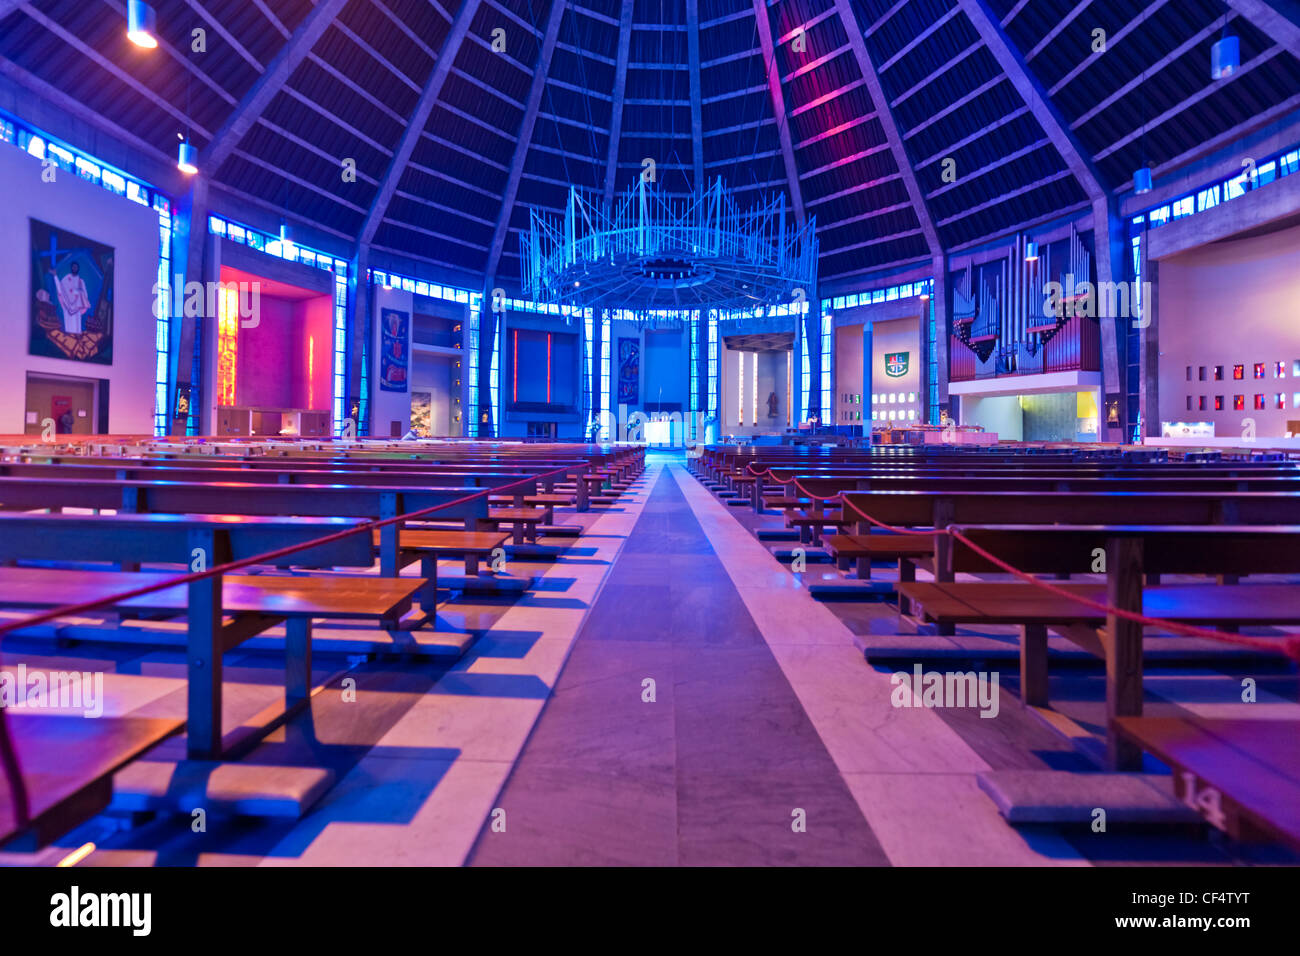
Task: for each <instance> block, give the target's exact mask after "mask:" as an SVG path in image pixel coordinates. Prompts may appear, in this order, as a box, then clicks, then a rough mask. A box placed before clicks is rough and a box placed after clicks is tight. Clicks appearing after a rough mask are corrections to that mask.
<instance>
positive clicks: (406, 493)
mask: <svg viewBox="0 0 1300 956" xmlns="http://www.w3.org/2000/svg"><path fill="white" fill-rule="evenodd" d="M472 494H473V489H467V488H426V487H419V486H412V487H401V486H396V487H395V486H389V485H380V486H375V487H368V486H358V485H281V484H275V485H252V484H245V483H241V482H169V481H147V480H139V481H96V480H79V479H71V478H48V479H42V480H40V481H35V480H33V481H28V480H26V479H22V478H0V506H3V507H4V508H9V509H18V508H21V509H36V508H92V509H100V510H103V509H116V510H118V511H119V512H124V513H133V514H145V513H148V514H195V515H250V516H279V515H304V516H321V517H333V516H343V517H349V518H353V517H355V518H369V519H372V520H376V519H383V518H392V517H396V516H397V515H400V514H407V513H410V512H414V511H420V510H423V509H425V508H429V507H433V506H435V505H450V507H445V508H444V509H443V510H441V511H439V512H437V515H438V517H439V519H440V520H456V521H460V520H463V521H464V522H465V526H466V530H467V531H478V530H479V527H478V522H479V520H480V519H486V518H487V517H488V506H487V496H486V495H480V496H478V497H477V498H471V499H470V500H463V499H466V498H468V497H469V496H470V495H472ZM379 547H380V574H382V575H383V576H385V577H397V575H398V573H399V571H400V563H399V549H398V526H397V524H396V523H394V524H390V525H386V526H385V527H384V528H382V529H381V534H380V546H379Z"/></svg>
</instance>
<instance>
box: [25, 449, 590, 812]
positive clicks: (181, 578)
mask: <svg viewBox="0 0 1300 956" xmlns="http://www.w3.org/2000/svg"><path fill="white" fill-rule="evenodd" d="M568 470H569V469H568V468H555V469H552V470H551V471H545V472H539V473H538V474H535V475H528V476H527V477H524V478H521V479H520V480H519V481H512V482H510V483H509V484H507V485H501V486H500V487H498V488H482V489H480V490H478V491H476V492H474V493H473V494H470V495H465V496H464V497H462V498H455V499H453V500H451V501H444V502H443V503H442V504H437V505H430V506H429V507H427V508H421V509H420V510H418V511H411V512H408V513H406V514H400V515H396V516H394V517H392V518H383V519H376V520H375V521H368V522H366V523H365V524H363V525H360V526H359V527H356V528H350V529H349V530H347V531H337V532H335V533H334V534H328V535H325V536H324V537H320V538H313V539H312V540H311V541H305V542H303V543H302V544H294V545H288V546H287V547H283V548H277V549H276V550H274V551H267V552H265V553H263V554H255V555H253V556H252V557H248V558H241V559H240V560H238V561H230V562H228V563H226V564H220V565H217V566H216V567H212V568H208V569H207V570H206V571H195V572H194V573H192V574H181V575H177V576H176V577H173V578H167V579H165V580H163V581H158V582H155V583H154V584H146V585H143V586H141V587H138V588H132V589H131V590H129V591H123V592H121V593H120V594H114V595H111V596H110V597H105V598H99V599H97V600H94V601H82V602H80V603H78V604H65V605H63V606H62V607H56V608H53V609H51V610H49V611H41V612H40V613H38V614H33V615H30V616H29V617H25V618H23V619H22V620H19V621H11V622H9V623H7V624H0V639H3V638H4V637H5V635H7V634H11V633H12V632H14V631H16V630H18V629H20V628H24V627H32V626H34V625H36V624H44V623H46V622H47V621H52V620H54V619H56V618H60V617H67V616H69V615H72V614H82V613H85V612H86V611H93V610H97V609H98V608H101V607H107V606H108V605H110V604H117V603H120V602H122V601H127V600H130V599H131V598H135V597H141V596H143V595H145V594H152V593H153V592H155V591H162V590H165V589H167V588H170V587H175V586H176V585H178V584H191V583H193V582H194V581H202V580H204V579H206V578H211V577H215V576H216V575H219V574H228V573H230V572H231V571H237V570H239V569H240V568H246V567H248V566H250V565H253V564H267V563H269V562H271V561H274V560H276V559H277V558H283V557H287V556H288V555H290V554H295V553H297V552H299V551H306V550H307V549H309V548H317V547H320V546H321V545H322V544H328V543H330V542H332V541H339V540H342V539H343V538H347V537H350V536H352V535H354V534H363V533H368V532H371V531H374V530H375V529H376V528H383V527H386V526H387V525H390V524H395V523H396V522H399V521H410V520H412V519H414V518H422V517H424V516H425V515H430V514H433V513H434V512H436V511H441V510H443V509H444V508H451V507H453V506H455V505H460V504H464V503H465V502H467V501H473V500H474V499H475V498H481V497H482V496H484V495H489V494H499V493H500V492H503V491H508V490H509V489H511V488H515V487H517V486H519V485H524V484H528V483H530V482H536V481H538V480H539V479H543V478H549V477H552V476H554V475H558V474H560V473H562V472H566V471H568ZM0 765H3V768H4V774H5V779H6V780H7V781H8V783H9V789H10V791H11V793H12V794H13V801H14V816H15V818H16V820H17V823H18V826H19V827H20V828H21V827H24V826H26V825H27V824H28V822H30V820H31V803H30V799H29V796H28V793H27V785H26V784H25V783H24V781H23V776H22V767H21V765H20V764H19V762H18V752H17V749H16V748H15V747H14V744H13V738H12V737H11V736H10V734H9V722H8V718H7V716H6V714H5V713H4V707H3V705H0Z"/></svg>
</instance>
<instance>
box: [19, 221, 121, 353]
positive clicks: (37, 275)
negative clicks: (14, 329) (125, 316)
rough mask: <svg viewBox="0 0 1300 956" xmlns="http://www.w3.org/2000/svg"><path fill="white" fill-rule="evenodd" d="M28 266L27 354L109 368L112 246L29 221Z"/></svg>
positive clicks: (111, 341)
mask: <svg viewBox="0 0 1300 956" xmlns="http://www.w3.org/2000/svg"><path fill="white" fill-rule="evenodd" d="M31 263H32V286H31V322H30V336H29V339H28V349H27V351H28V352H29V353H30V354H32V355H42V356H45V357H47V358H59V359H69V360H71V361H73V362H93V363H95V364H97V365H112V364H113V249H112V247H111V246H106V245H103V244H102V243H98V242H95V241H94V240H92V239H87V238H86V237H85V236H79V235H77V234H76V233H75V232H69V231H68V230H66V229H61V228H59V227H58V226H51V225H50V224H49V223H44V222H41V221H39V220H37V219H32V220H31Z"/></svg>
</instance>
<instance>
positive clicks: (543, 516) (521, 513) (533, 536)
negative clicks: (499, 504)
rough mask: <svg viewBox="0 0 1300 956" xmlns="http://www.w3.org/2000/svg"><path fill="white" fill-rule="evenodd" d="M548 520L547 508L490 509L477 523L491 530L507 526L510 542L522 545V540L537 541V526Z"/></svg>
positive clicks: (548, 512) (548, 511)
mask: <svg viewBox="0 0 1300 956" xmlns="http://www.w3.org/2000/svg"><path fill="white" fill-rule="evenodd" d="M547 520H550V509H549V508H530V507H524V508H492V509H489V510H488V516H487V517H486V518H479V519H478V523H479V525H480V527H481V526H482V525H489V526H490V527H493V528H499V527H501V525H509V526H510V528H511V531H512V536H511V542H512V543H513V544H517V545H518V544H523V543H524V540H525V539H527V540H528V541H536V540H537V526H538V525H539V524H540V523H542V522H543V521H547Z"/></svg>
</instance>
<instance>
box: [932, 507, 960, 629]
mask: <svg viewBox="0 0 1300 956" xmlns="http://www.w3.org/2000/svg"><path fill="white" fill-rule="evenodd" d="M946 524H947V523H946V522H945V523H944V524H943V525H941V524H940V523H939V522H937V521H936V522H935V527H936V528H938V527H941V526H944V527H946ZM934 538H935V540H934V579H935V581H938V582H945V581H951V580H953V577H954V575H953V570H952V538H950V537H948V536H947V535H946V534H937V535H935V536H934ZM934 633H936V634H938V635H939V636H941V637H952V636H953V635H954V634H956V633H957V627H956V625H954V624H935V626H934Z"/></svg>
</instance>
